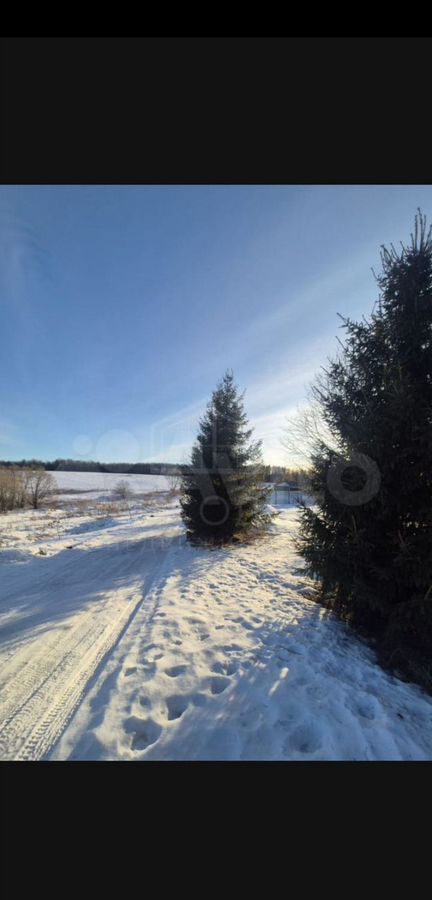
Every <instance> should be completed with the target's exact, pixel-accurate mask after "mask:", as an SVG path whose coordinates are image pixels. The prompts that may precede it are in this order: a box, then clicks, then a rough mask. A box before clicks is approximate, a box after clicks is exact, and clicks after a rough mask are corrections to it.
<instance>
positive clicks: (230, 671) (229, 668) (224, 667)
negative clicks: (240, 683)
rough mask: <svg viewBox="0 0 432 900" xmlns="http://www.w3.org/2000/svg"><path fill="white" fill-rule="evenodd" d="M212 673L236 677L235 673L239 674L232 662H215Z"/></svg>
mask: <svg viewBox="0 0 432 900" xmlns="http://www.w3.org/2000/svg"><path fill="white" fill-rule="evenodd" d="M211 671H212V672H217V673H218V674H219V675H234V672H237V666H236V664H235V663H232V662H215V663H214V664H213V665H212V667H211Z"/></svg>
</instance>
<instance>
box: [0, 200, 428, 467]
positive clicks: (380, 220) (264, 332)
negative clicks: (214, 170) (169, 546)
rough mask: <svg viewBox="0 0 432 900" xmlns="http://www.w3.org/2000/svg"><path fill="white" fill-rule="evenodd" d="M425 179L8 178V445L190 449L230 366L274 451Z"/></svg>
mask: <svg viewBox="0 0 432 900" xmlns="http://www.w3.org/2000/svg"><path fill="white" fill-rule="evenodd" d="M418 206H420V207H421V208H422V211H423V212H424V213H426V215H427V217H428V221H429V222H430V221H431V218H432V186H300V185H297V186H234V187H233V186H90V187H87V186H3V187H0V234H1V241H0V291H1V308H0V327H1V335H2V352H1V357H0V368H1V383H2V388H3V389H2V392H1V398H0V458H4V459H20V458H22V457H33V456H34V457H38V458H43V459H53V458H56V457H74V458H80V457H81V458H83V459H100V460H105V461H115V460H118V461H119V460H128V461H133V462H136V461H141V460H142V461H144V460H150V461H156V460H167V461H170V460H171V461H184V460H186V458H187V455H188V451H189V449H190V446H191V443H192V441H193V438H194V435H195V433H196V429H197V423H198V419H199V417H200V415H201V413H202V412H203V410H204V408H205V405H206V402H207V400H208V399H209V396H210V394H211V391H212V390H213V389H214V387H215V385H216V383H217V382H218V380H219V379H220V377H221V376H222V375H223V373H224V371H225V369H226V368H232V369H233V370H234V375H235V378H236V380H237V382H238V384H239V385H240V387H241V388H246V396H245V403H246V409H247V412H248V414H249V418H250V421H251V424H252V425H253V426H254V427H255V433H256V437H260V438H262V439H263V450H264V457H265V459H266V461H268V462H271V463H284V462H286V461H287V459H286V455H285V452H284V450H283V448H282V446H281V444H280V438H281V436H282V429H283V425H284V422H285V417H286V416H287V415H288V414H291V413H292V412H293V411H294V410H295V409H296V408H297V407H298V406H299V405H301V404H303V403H304V402H305V398H306V395H307V388H308V385H309V384H310V381H311V379H312V378H313V375H314V373H315V372H316V371H317V370H318V369H319V367H320V366H321V365H323V364H325V362H326V359H327V357H328V355H329V354H332V353H333V352H335V351H336V348H337V342H336V338H335V335H336V334H338V332H339V327H340V320H339V319H338V317H337V313H338V312H340V313H342V314H344V315H350V316H353V317H361V316H362V315H363V314H367V313H369V312H370V310H371V308H372V305H373V303H374V301H375V300H376V299H377V286H376V284H375V282H374V279H373V275H372V273H371V267H372V266H373V267H374V268H375V270H377V269H379V249H380V245H381V244H382V243H385V244H389V243H390V242H392V241H393V242H394V243H395V244H398V243H399V241H400V240H404V241H405V240H408V238H409V234H410V231H411V229H412V226H413V220H414V215H415V212H416V209H417V207H418Z"/></svg>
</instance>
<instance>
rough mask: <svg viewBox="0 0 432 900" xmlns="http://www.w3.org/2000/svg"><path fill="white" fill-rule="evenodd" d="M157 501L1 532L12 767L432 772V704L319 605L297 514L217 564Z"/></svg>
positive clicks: (3, 695) (22, 522)
mask: <svg viewBox="0 0 432 900" xmlns="http://www.w3.org/2000/svg"><path fill="white" fill-rule="evenodd" d="M66 474H67V475H68V476H70V475H72V474H73V475H75V474H77V473H66ZM90 474H92V475H93V473H90ZM101 477H104V476H101ZM133 477H140V478H145V477H150V478H157V477H158V476H133ZM159 477H160V476H159ZM84 478H85V479H87V478H88V475H87V474H86V475H85V476H84ZM116 480H118V479H116ZM81 484H82V482H81ZM150 490H151V491H152V494H151V495H150V499H149V501H148V502H147V503H146V502H145V500H136V501H134V502H133V503H128V504H124V505H120V506H118V507H117V508H115V507H112V506H111V505H110V506H109V514H108V513H107V514H106V515H105V516H104V514H103V505H102V510H101V504H100V503H99V504H96V505H95V506H94V507H92V506H91V504H90V505H87V506H86V507H85V508H83V507H81V508H75V509H74V507H73V505H72V503H71V502H69V503H67V504H64V505H63V506H61V507H59V508H58V509H57V510H43V511H40V512H32V511H25V512H20V513H14V514H8V515H7V516H2V517H0V573H1V589H0V758H2V759H54V760H56V759H70V760H79V759H108V760H128V759H133V760H151V759H163V760H164V759H166V760H171V759H233V760H242V759H285V760H297V759H308V760H314V759H351V760H353V759H359V760H373V759H402V760H403V759H406V760H408V759H432V698H430V697H428V696H427V695H426V694H424V693H423V692H422V691H421V690H420V689H419V688H417V687H416V686H414V685H408V684H405V683H403V682H401V681H399V680H398V679H396V678H394V677H392V676H389V675H387V674H386V673H384V672H383V671H382V670H381V669H380V668H379V666H378V665H377V664H376V663H375V661H374V656H373V653H372V651H371V650H369V649H368V648H367V647H366V646H365V645H364V644H363V643H361V642H360V641H358V640H357V639H355V638H353V637H352V636H351V635H350V634H349V633H348V632H347V630H346V629H345V627H344V626H343V625H341V624H340V623H339V622H336V621H333V620H332V619H331V618H330V617H328V616H326V615H325V613H324V611H323V610H322V609H321V608H320V607H319V606H318V605H317V604H315V603H313V602H312V601H311V600H310V599H308V596H307V595H308V593H309V590H310V587H311V586H310V584H309V583H308V582H307V580H306V579H305V578H304V577H303V576H302V574H301V573H300V572H298V571H297V566H298V564H299V560H298V559H297V558H296V555H295V552H294V549H293V537H294V535H295V532H296V528H297V511H296V509H295V508H291V509H284V510H283V511H281V514H280V516H279V517H278V519H277V521H276V523H275V525H274V529H273V534H272V535H270V536H268V537H266V538H264V539H263V540H261V541H260V542H259V543H256V544H254V545H250V546H243V547H241V546H236V547H233V548H230V549H223V550H217V551H208V550H203V549H194V548H192V547H190V546H188V545H187V544H186V543H185V539H184V534H183V529H182V526H181V522H180V519H179V509H178V505H177V503H176V501H175V500H173V499H172V498H171V499H170V498H169V497H168V495H166V494H163V493H160V494H159V497H158V496H157V495H155V492H154V486H152V487H151V488H150ZM107 508H108V507H107ZM41 551H42V553H41Z"/></svg>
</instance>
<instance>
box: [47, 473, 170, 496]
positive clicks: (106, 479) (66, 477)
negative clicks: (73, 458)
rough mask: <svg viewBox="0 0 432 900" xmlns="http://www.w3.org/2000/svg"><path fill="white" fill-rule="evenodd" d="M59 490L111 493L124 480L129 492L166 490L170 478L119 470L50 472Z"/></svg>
mask: <svg viewBox="0 0 432 900" xmlns="http://www.w3.org/2000/svg"><path fill="white" fill-rule="evenodd" d="M50 474H51V475H52V476H53V478H54V480H55V482H56V485H57V487H58V489H59V490H60V491H62V493H63V492H66V491H70V492H71V494H74V493H76V492H83V493H86V494H91V496H92V497H101V496H102V495H106V494H108V493H111V492H112V491H113V490H114V488H115V486H116V484H118V482H119V481H125V482H126V484H127V486H128V488H129V490H130V492H131V494H146V493H149V492H152V491H168V490H169V489H170V487H171V483H170V479H169V478H167V477H166V476H165V475H124V474H123V473H120V472H51V473H50Z"/></svg>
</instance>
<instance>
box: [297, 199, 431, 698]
mask: <svg viewBox="0 0 432 900" xmlns="http://www.w3.org/2000/svg"><path fill="white" fill-rule="evenodd" d="M381 263H382V271H381V273H380V275H379V276H378V277H377V281H378V286H379V289H380V297H379V301H378V304H377V307H376V309H375V310H374V311H373V312H372V314H371V316H370V318H369V319H368V320H366V319H365V320H364V321H362V322H353V321H351V320H349V319H344V320H343V328H344V331H345V339H344V342H343V344H342V351H341V353H340V354H339V357H338V358H337V359H334V360H332V361H330V364H329V367H328V368H327V370H326V371H325V373H324V374H323V375H322V376H320V377H319V378H318V379H317V381H316V382H315V384H314V388H313V393H314V396H315V399H316V400H317V401H318V403H319V405H320V409H321V413H322V416H323V420H324V422H325V424H326V425H327V426H328V427H329V428H330V432H331V434H332V437H333V439H334V441H335V445H336V446H337V448H338V452H335V450H334V446H333V449H330V448H329V447H328V446H327V445H326V443H325V442H324V441H322V442H318V443H317V447H316V452H315V455H314V458H313V469H312V473H311V482H312V490H313V492H314V494H315V497H316V500H317V506H316V507H315V508H310V509H304V510H303V511H302V514H301V515H302V523H301V532H300V540H299V548H300V550H301V552H302V554H303V556H304V558H305V560H306V563H307V566H308V571H309V573H310V574H311V575H312V576H315V577H316V578H317V579H319V582H320V586H321V592H322V599H323V602H324V603H325V604H326V605H327V606H329V607H330V608H333V609H335V610H337V611H338V612H339V613H340V614H341V615H342V616H343V617H344V618H346V619H347V620H348V621H350V622H351V623H352V625H353V626H354V627H357V628H358V629H360V630H361V631H363V632H365V633H369V634H370V635H373V636H374V637H375V638H376V639H377V648H378V650H379V651H380V653H381V655H382V658H383V660H384V661H386V662H387V663H388V664H390V665H392V666H394V667H395V668H396V669H398V670H399V671H402V672H404V673H405V674H406V675H407V676H408V677H409V678H413V679H415V680H417V681H419V682H420V683H422V684H423V685H424V686H426V687H428V688H432V233H431V229H429V231H427V228H426V219H425V217H424V216H422V214H421V213H420V211H419V213H418V215H417V216H416V220H415V231H414V234H413V235H411V242H410V244H409V245H408V246H404V245H401V250H399V251H397V250H396V249H395V248H394V247H393V246H391V248H390V249H385V248H383V249H382V253H381Z"/></svg>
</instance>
